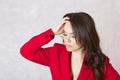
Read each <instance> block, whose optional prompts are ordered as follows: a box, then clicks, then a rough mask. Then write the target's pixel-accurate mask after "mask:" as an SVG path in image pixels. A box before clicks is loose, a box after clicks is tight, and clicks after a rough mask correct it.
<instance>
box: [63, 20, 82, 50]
mask: <svg viewBox="0 0 120 80" xmlns="http://www.w3.org/2000/svg"><path fill="white" fill-rule="evenodd" d="M63 40H64V44H65V46H66V49H67V50H68V51H71V52H73V51H77V50H79V49H80V44H78V43H77V42H76V39H75V35H74V34H73V30H72V25H71V23H70V22H69V21H67V22H66V24H65V25H64V32H63Z"/></svg>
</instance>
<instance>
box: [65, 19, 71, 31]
mask: <svg viewBox="0 0 120 80" xmlns="http://www.w3.org/2000/svg"><path fill="white" fill-rule="evenodd" d="M64 32H66V33H73V29H72V25H71V23H70V22H69V21H68V22H66V23H65V25H64Z"/></svg>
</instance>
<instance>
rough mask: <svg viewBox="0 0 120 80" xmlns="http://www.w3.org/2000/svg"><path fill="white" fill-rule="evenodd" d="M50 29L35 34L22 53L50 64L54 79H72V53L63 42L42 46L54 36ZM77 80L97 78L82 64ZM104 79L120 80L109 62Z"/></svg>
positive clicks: (31, 58)
mask: <svg viewBox="0 0 120 80" xmlns="http://www.w3.org/2000/svg"><path fill="white" fill-rule="evenodd" d="M51 33H52V30H51V29H49V30H47V31H45V32H43V33H41V34H39V35H36V36H34V37H33V38H32V39H30V40H29V41H28V42H27V43H25V44H24V45H23V46H22V47H21V49H20V53H21V54H22V56H23V57H25V58H27V59H28V60H30V61H33V62H36V63H38V64H42V65H45V66H48V67H49V68H50V71H51V74H52V80H72V79H71V69H70V64H71V63H70V55H71V53H70V52H68V51H67V50H66V47H65V46H64V45H63V44H58V43H55V44H54V46H52V47H47V48H42V46H43V45H45V44H47V43H48V42H50V41H51V40H52V39H53V38H54V36H53V35H51ZM77 80H95V78H94V75H93V72H92V70H91V69H90V68H88V67H86V66H85V65H84V64H82V67H81V70H80V73H79V76H78V78H77ZM103 80H120V76H119V74H118V73H117V72H116V70H115V69H114V68H113V67H112V65H111V64H110V63H109V61H108V63H107V65H106V66H105V69H104V77H103Z"/></svg>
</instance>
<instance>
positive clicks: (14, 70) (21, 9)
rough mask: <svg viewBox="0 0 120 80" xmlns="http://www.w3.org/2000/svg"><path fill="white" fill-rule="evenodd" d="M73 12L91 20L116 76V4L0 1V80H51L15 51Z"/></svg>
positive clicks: (119, 32) (119, 14) (114, 0)
mask: <svg viewBox="0 0 120 80" xmlns="http://www.w3.org/2000/svg"><path fill="white" fill-rule="evenodd" d="M75 11H85V12H88V13H89V14H90V15H91V16H92V17H93V18H94V20H95V22H96V27H97V30H98V32H99V35H100V39H101V46H102V49H103V52H104V53H105V54H106V55H108V56H109V58H110V59H111V63H112V65H113V67H114V68H115V69H116V70H117V71H118V72H119V73H120V62H119V61H120V51H119V49H120V23H119V21H120V19H119V18H120V0H0V80H51V75H50V71H49V68H47V67H45V66H41V65H39V64H35V63H32V62H30V61H28V60H26V59H24V58H23V57H22V56H21V55H20V53H19V48H20V47H21V46H22V45H23V44H24V43H25V42H26V41H27V40H29V39H30V38H31V37H32V36H33V35H35V34H39V33H41V32H42V31H44V30H46V29H48V28H50V27H54V26H56V25H57V24H58V23H59V21H60V20H61V19H62V16H63V15H64V14H65V13H67V12H75ZM55 41H58V42H60V40H59V37H57V38H56V39H54V40H53V41H52V42H51V43H50V44H49V45H51V44H53V43H54V42H55Z"/></svg>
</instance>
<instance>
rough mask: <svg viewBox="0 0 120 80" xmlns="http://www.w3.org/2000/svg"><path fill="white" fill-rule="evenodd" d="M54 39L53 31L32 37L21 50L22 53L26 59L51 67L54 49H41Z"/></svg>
mask: <svg viewBox="0 0 120 80" xmlns="http://www.w3.org/2000/svg"><path fill="white" fill-rule="evenodd" d="M53 38H54V35H53V34H52V30H51V29H49V30H47V31H45V32H43V33H41V34H39V35H36V36H34V37H32V38H31V39H30V40H29V41H28V42H26V43H25V44H24V45H23V46H22V47H21V49H20V53H21V55H22V56H23V57H25V58H26V59H28V60H30V61H33V62H36V63H39V64H43V65H46V66H48V65H49V61H50V60H49V54H50V53H51V51H52V47H49V48H41V47H42V46H43V45H45V44H47V43H48V42H50V41H51V40H52V39H53Z"/></svg>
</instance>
